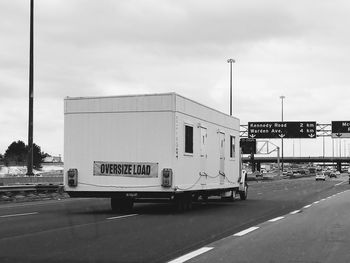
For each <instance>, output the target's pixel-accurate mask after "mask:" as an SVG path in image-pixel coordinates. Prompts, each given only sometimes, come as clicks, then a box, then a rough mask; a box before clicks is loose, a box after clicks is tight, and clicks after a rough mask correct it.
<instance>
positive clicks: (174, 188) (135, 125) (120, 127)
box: [64, 93, 246, 206]
mask: <svg viewBox="0 0 350 263" xmlns="http://www.w3.org/2000/svg"><path fill="white" fill-rule="evenodd" d="M239 124H240V123H239V120H238V119H237V118H234V117H232V116H229V115H226V114H224V113H221V112H219V111H217V110H214V109H211V108H209V107H206V106H204V105H202V104H200V103H197V102H195V101H193V100H190V99H187V98H184V97H182V96H180V95H178V94H175V93H167V94H152V95H131V96H114V97H84V98H80V97H79V98H70V97H67V98H66V99H65V101H64V158H65V161H64V171H65V172H64V174H65V176H64V186H65V190H66V191H67V192H68V193H69V195H70V196H72V197H83V196H88V197H112V199H113V198H129V199H130V198H131V199H132V200H133V201H137V200H141V199H142V198H170V199H176V196H180V194H185V193H190V195H191V197H195V198H198V196H202V197H207V196H210V195H223V194H226V195H227V194H228V193H229V194H231V195H232V194H235V193H236V192H239V191H240V193H241V194H242V191H244V190H246V188H245V177H244V176H241V167H240V166H241V165H240V148H239ZM244 194H245V193H244ZM241 197H242V196H241ZM243 198H244V199H245V195H243ZM112 206H113V204H112Z"/></svg>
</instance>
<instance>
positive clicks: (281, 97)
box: [280, 95, 286, 173]
mask: <svg viewBox="0 0 350 263" xmlns="http://www.w3.org/2000/svg"><path fill="white" fill-rule="evenodd" d="M285 98H286V97H285V96H283V95H282V96H280V99H281V101H282V122H283V100H284V99H285ZM281 139H282V147H281V148H282V159H281V163H282V173H283V137H282V138H281Z"/></svg>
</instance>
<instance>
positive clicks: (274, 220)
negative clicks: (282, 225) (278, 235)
mask: <svg viewBox="0 0 350 263" xmlns="http://www.w3.org/2000/svg"><path fill="white" fill-rule="evenodd" d="M283 218H284V216H279V217H276V218H273V219H270V220H268V222H276V221H278V220H281V219H283Z"/></svg>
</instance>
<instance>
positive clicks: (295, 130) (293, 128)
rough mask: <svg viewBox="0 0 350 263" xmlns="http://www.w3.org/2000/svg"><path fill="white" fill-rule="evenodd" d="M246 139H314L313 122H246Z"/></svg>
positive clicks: (314, 123)
mask: <svg viewBox="0 0 350 263" xmlns="http://www.w3.org/2000/svg"><path fill="white" fill-rule="evenodd" d="M248 138H254V139H278V138H281V139H282V138H283V139H298V138H299V139H300V138H305V139H306V138H308V139H310V138H316V122H315V121H293V122H291V121H285V122H278V121H274V122H248Z"/></svg>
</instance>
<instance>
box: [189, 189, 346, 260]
mask: <svg viewBox="0 0 350 263" xmlns="http://www.w3.org/2000/svg"><path fill="white" fill-rule="evenodd" d="M349 200H350V191H349V190H346V191H344V192H340V193H339V194H335V195H332V196H330V197H329V198H326V199H323V198H322V199H320V200H318V201H315V202H313V203H311V204H309V205H306V206H304V207H302V208H301V209H299V210H296V211H295V212H292V213H289V214H287V215H284V216H281V217H277V218H274V219H272V220H268V221H266V222H264V223H262V224H259V225H257V226H253V227H251V228H249V229H247V231H243V232H241V233H238V234H234V235H231V236H230V237H227V238H225V239H222V240H220V241H217V242H214V243H212V244H208V245H207V246H206V247H205V248H204V249H203V248H202V249H201V250H197V251H199V252H204V253H202V254H200V255H199V256H196V257H193V259H191V260H189V261H187V262H192V263H194V262H208V263H211V262H227V263H229V262H230V263H231V262H238V263H248V262H260V263H274V262H276V263H279V262H286V263H289V262H290V263H295V262H324V263H328V262H329V263H333V262H344V263H345V262H350V253H349V244H350V220H349V218H350V210H349V204H350V201H349ZM192 254H193V253H192Z"/></svg>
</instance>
